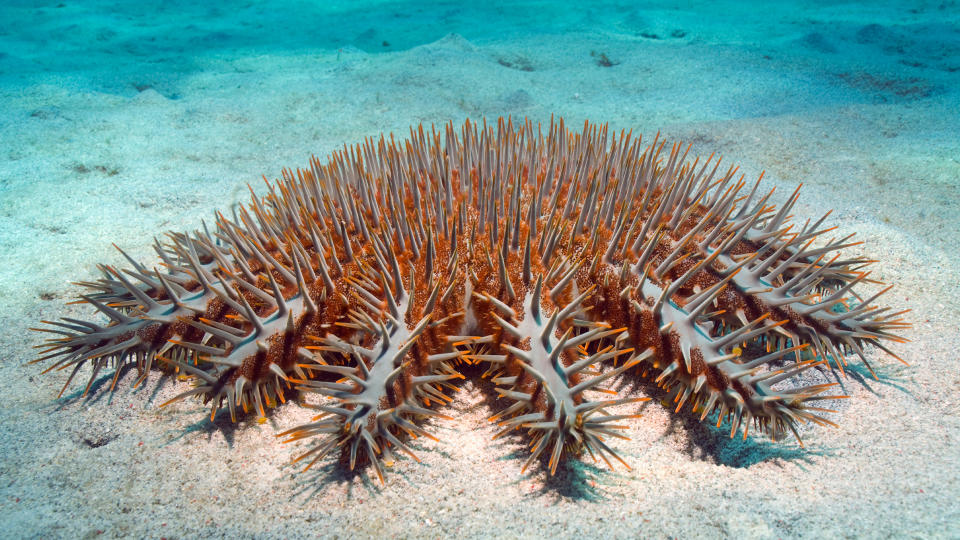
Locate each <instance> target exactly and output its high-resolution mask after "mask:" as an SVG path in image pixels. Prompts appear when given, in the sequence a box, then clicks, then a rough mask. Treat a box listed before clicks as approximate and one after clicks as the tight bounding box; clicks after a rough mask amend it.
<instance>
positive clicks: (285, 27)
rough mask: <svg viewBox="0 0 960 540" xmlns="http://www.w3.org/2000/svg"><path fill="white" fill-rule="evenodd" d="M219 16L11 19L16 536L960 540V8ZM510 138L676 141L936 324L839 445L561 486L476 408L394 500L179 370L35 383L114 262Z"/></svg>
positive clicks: (8, 529)
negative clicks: (313, 179) (314, 180)
mask: <svg viewBox="0 0 960 540" xmlns="http://www.w3.org/2000/svg"><path fill="white" fill-rule="evenodd" d="M201 4H202V3H198V2H186V1H183V2H181V1H175V2H162V3H160V2H158V3H152V4H146V3H142V2H132V1H93V0H91V1H71V0H64V1H52V2H22V1H10V0H4V1H3V2H0V257H2V260H3V261H4V263H5V264H3V265H2V266H0V306H2V307H0V329H2V331H0V381H3V387H2V389H0V478H2V479H3V481H0V536H3V537H13V538H20V537H22V538H34V537H37V538H39V537H44V538H50V537H68V538H76V537H87V538H93V537H101V536H102V537H115V536H134V537H195V536H201V537H218V536H235V537H258V538H264V537H299V536H320V537H334V536H339V537H356V536H376V537H389V536H396V537H449V536H454V535H457V536H464V537H474V536H479V537H516V538H537V537H548V536H561V535H562V536H574V535H577V536H585V537H610V538H619V537H623V538H633V537H651V538H659V537H701V536H702V537H717V536H726V537H760V538H774V537H777V538H790V537H825V536H829V537H836V536H857V537H890V536H896V537H916V538H937V537H956V536H957V534H958V533H957V531H958V530H960V505H958V504H957V500H958V497H960V450H958V448H960V441H958V439H960V406H958V405H957V400H956V394H957V392H958V391H960V369H958V367H960V363H958V356H957V352H956V351H957V350H960V336H958V333H957V321H958V320H960V301H958V299H957V297H958V290H960V270H958V268H960V234H958V232H957V231H958V226H960V135H958V134H960V3H958V2H955V1H932V2H921V1H918V2H814V1H808V2H778V3H773V4H772V5H770V4H767V3H761V2H745V1H730V0H721V1H710V2H707V1H701V2H697V1H694V2H671V3H663V2H610V1H604V2H566V1H522V2H490V3H484V4H483V5H480V3H476V5H464V4H463V3H461V2H400V1H380V2H375V1H365V2H360V1H357V2H307V1H285V2H279V1H278V2H258V1H252V0H248V1H243V2H212V3H209V4H206V5H201ZM508 115H509V116H511V117H512V118H514V119H522V118H530V119H531V120H532V121H533V122H534V123H537V122H541V123H544V124H547V123H549V122H550V119H551V117H553V118H558V117H560V116H562V117H563V118H564V119H565V121H566V122H567V124H568V125H569V126H571V127H576V126H579V125H582V123H583V122H584V120H587V119H589V120H590V121H591V122H606V123H609V125H610V129H611V131H616V132H619V131H620V130H633V132H634V133H635V134H639V133H642V134H643V135H644V137H645V138H646V137H650V138H651V139H652V137H653V136H654V135H655V134H656V133H657V132H660V134H661V137H665V138H666V139H668V140H683V141H685V142H689V143H691V144H692V145H693V148H692V150H691V155H696V154H700V155H704V156H707V155H710V154H711V153H714V152H715V153H717V154H718V155H722V156H723V157H724V161H725V162H729V163H736V164H739V165H740V166H741V171H742V172H743V173H744V174H745V175H746V178H747V179H748V181H753V180H755V179H756V178H757V177H758V176H759V175H760V174H761V172H763V173H764V185H767V186H768V188H769V187H773V186H777V188H778V189H777V195H778V197H779V198H778V199H777V202H782V201H783V200H784V199H785V197H786V196H787V195H789V194H790V193H791V192H792V191H793V189H794V188H795V187H796V186H797V185H798V184H800V183H803V186H804V187H803V190H802V191H801V198H800V201H799V203H798V204H797V205H796V207H795V214H796V215H797V216H798V219H799V217H801V216H802V217H811V218H816V217H819V216H820V215H821V214H822V213H823V212H824V211H826V210H827V209H831V208H832V209H834V213H833V214H832V216H831V224H832V225H838V226H839V227H840V230H839V231H838V233H839V234H842V235H845V234H849V233H851V232H857V237H856V238H857V239H859V240H862V241H864V245H862V246H857V247H855V248H854V249H852V250H851V253H855V254H867V255H869V256H871V257H873V258H876V259H877V260H878V261H879V262H878V263H877V265H876V268H875V269H874V274H873V275H874V276H875V277H877V278H878V279H880V280H883V281H884V282H887V283H891V284H895V285H896V288H895V289H894V291H893V292H892V293H890V295H889V299H888V302H889V303H890V304H892V305H894V306H895V307H897V308H898V309H899V308H912V309H913V312H912V313H911V314H910V319H911V321H912V322H913V323H914V328H913V329H912V330H911V331H910V332H909V333H908V337H910V338H911V339H912V342H911V343H909V344H907V345H903V346H901V347H900V348H899V349H898V351H897V352H898V354H901V356H902V357H903V358H904V359H905V360H906V361H907V362H908V363H909V364H910V365H909V366H903V365H901V364H900V363H899V362H896V360H893V359H891V358H889V357H887V356H885V355H883V354H882V353H879V352H878V351H872V352H871V362H872V363H873V365H874V366H875V368H876V369H877V372H878V375H879V376H880V379H879V381H875V380H873V379H872V377H870V376H869V373H867V372H866V371H865V370H864V371H863V372H858V371H856V370H854V372H853V375H852V377H850V378H848V379H847V380H845V382H844V387H843V392H844V393H846V394H849V395H851V396H853V397H854V398H855V399H850V400H844V401H845V402H844V403H843V408H842V409H840V410H839V411H838V412H837V413H836V414H834V415H832V416H831V417H830V418H831V419H832V420H833V421H835V422H837V423H838V424H839V428H838V429H816V430H810V431H809V432H807V433H806V434H805V435H804V441H805V443H806V448H800V447H799V446H798V445H797V444H796V443H795V442H792V441H785V442H781V443H771V442H769V441H767V440H763V439H761V438H749V439H747V440H746V441H741V440H739V439H737V440H733V441H731V440H730V439H729V438H727V435H726V433H725V430H723V429H715V428H713V427H712V426H710V425H706V424H700V423H699V422H697V421H696V419H695V418H693V417H692V415H686V416H683V415H674V414H672V407H670V406H669V404H667V405H662V404H659V403H658V402H656V401H654V402H651V403H650V404H649V405H647V406H645V407H643V409H642V410H641V411H640V412H642V414H643V417H642V418H640V419H638V420H637V421H635V422H632V423H631V424H630V426H629V429H628V430H626V432H627V435H628V436H629V437H630V438H631V440H630V441H616V442H617V445H616V448H617V451H618V453H619V454H620V455H622V456H624V458H625V460H626V461H627V462H628V463H630V464H631V467H632V470H625V469H623V468H617V469H616V470H614V471H609V470H607V469H606V468H605V467H601V466H597V465H594V464H593V463H592V462H590V461H589V460H588V459H587V460H584V461H582V462H579V461H575V460H574V461H570V462H568V463H567V464H565V465H564V467H563V468H562V470H560V471H558V475H557V476H556V477H553V478H551V477H549V476H547V475H546V474H545V473H544V472H543V471H534V472H532V473H530V472H528V473H527V474H526V475H521V474H520V467H521V466H522V463H523V461H524V459H525V455H526V454H525V452H526V450H525V448H524V447H523V445H522V444H519V443H518V442H507V443H503V442H501V441H492V440H491V437H492V435H493V433H495V431H496V429H495V426H493V425H491V424H489V423H488V422H486V417H488V416H489V415H490V414H491V412H490V410H489V409H487V408H486V406H485V405H484V404H483V403H482V399H481V397H480V391H479V390H478V389H476V388H473V387H471V386H467V387H465V388H464V390H463V391H462V392H461V393H460V395H459V396H458V397H459V398H460V399H458V400H457V401H455V402H454V403H453V404H452V405H450V406H449V411H447V414H450V415H451V416H455V417H456V418H457V419H458V420H457V421H456V422H437V423H436V427H435V429H434V431H435V432H437V433H439V435H440V438H441V442H433V441H423V442H421V441H417V445H418V448H419V451H418V455H420V456H421V457H422V458H423V460H424V463H422V464H417V463H415V462H413V461H412V460H409V459H405V460H400V461H399V462H398V463H397V465H395V466H394V470H392V471H391V473H390V479H389V481H388V482H387V485H386V486H385V487H380V485H379V484H378V483H377V482H376V480H375V479H371V478H369V477H368V476H367V475H366V474H365V473H364V474H359V475H352V474H346V473H344V472H342V471H341V470H339V469H338V468H337V467H336V465H335V463H334V460H328V461H329V463H327V465H326V466H325V467H322V468H321V469H320V470H318V471H310V472H308V473H299V472H298V470H299V468H298V467H297V466H292V465H289V461H290V459H291V457H292V456H294V455H297V454H298V452H297V451H296V450H297V449H296V448H292V447H291V446H288V445H281V444H279V440H278V439H276V438H275V437H274V435H275V434H276V433H278V432H280V431H282V430H283V429H286V428H287V427H289V426H291V425H295V424H297V423H300V421H302V420H305V419H309V418H310V417H311V416H312V415H311V413H310V411H304V410H300V409H297V408H296V407H291V406H287V407H284V408H281V409H278V410H277V411H275V412H274V413H273V414H271V415H270V417H269V419H268V421H267V423H265V424H262V425H261V424H257V423H256V422H254V421H253V419H248V420H244V421H241V422H239V423H238V424H230V423H229V421H228V422H225V423H224V422H221V421H220V420H219V419H218V420H217V422H210V421H209V419H208V418H206V415H205V413H204V411H205V410H206V409H205V408H204V407H203V406H202V404H201V403H200V402H198V401H197V402H194V401H187V402H183V403H178V404H176V405H173V406H170V407H166V408H163V409H160V408H158V404H159V403H162V402H164V401H166V399H168V398H169V397H171V396H173V395H175V394H177V393H179V392H180V391H183V389H184V388H187V386H186V385H187V383H184V382H176V381H171V380H167V379H165V378H164V377H162V376H161V374H160V373H159V372H158V374H157V375H156V376H155V377H151V378H150V380H148V384H146V385H145V386H143V387H141V388H139V389H136V390H133V389H129V387H130V386H131V385H126V386H123V390H118V391H117V392H115V393H110V392H107V391H105V390H101V391H100V392H97V393H95V394H94V395H93V396H92V397H89V398H85V399H84V398H81V397H80V393H81V392H82V388H79V389H78V388H71V389H68V391H67V392H66V393H64V397H63V398H61V399H57V398H56V396H57V393H58V392H59V390H60V386H61V385H62V384H63V382H64V380H65V375H66V374H64V373H56V372H54V373H50V374H47V375H44V376H41V375H40V372H41V371H42V369H43V367H42V366H41V365H36V364H34V365H27V362H28V361H29V360H30V359H32V358H34V357H35V351H34V349H33V347H34V346H35V345H37V344H38V343H39V342H40V337H39V336H38V335H37V334H36V333H34V332H30V331H29V330H28V328H29V327H31V326H35V325H36V324H37V321H39V320H41V319H53V318H58V317H61V316H80V315H81V314H84V313H85V312H84V311H83V310H82V309H81V308H80V307H79V306H68V307H67V308H64V307H63V303H64V301H65V300H69V299H71V298H73V297H74V296H75V295H76V294H77V293H78V291H79V288H78V287H76V286H74V285H71V284H70V282H71V281H78V280H88V279H95V278H96V277H97V273H96V272H97V270H96V264H97V263H99V262H104V263H109V264H117V265H123V264H125V262H124V261H123V259H122V256H120V254H119V253H118V252H117V251H116V250H115V249H114V248H113V247H112V245H111V243H116V244H117V245H118V246H120V247H122V248H123V249H124V250H125V251H127V252H128V253H129V254H130V255H131V256H132V257H134V258H136V259H139V260H145V261H153V260H154V256H153V253H152V249H151V248H150V244H151V243H152V239H153V237H155V236H157V237H160V236H162V235H163V234H164V232H165V231H168V230H175V231H190V230H193V229H196V228H199V227H202V222H201V220H206V222H207V223H209V222H210V221H211V219H212V216H213V215H214V214H213V212H214V211H215V210H216V209H221V210H226V209H229V208H230V207H231V206H232V205H237V204H245V203H246V202H247V201H248V198H249V189H248V184H249V185H250V186H252V189H253V190H254V191H255V192H256V193H258V194H262V193H263V192H264V191H265V185H264V183H263V176H265V177H266V178H267V179H270V180H272V179H274V178H277V177H279V176H280V171H281V169H282V168H283V167H292V168H296V167H305V166H307V164H308V160H309V158H310V156H311V155H317V156H319V157H321V159H323V158H324V156H326V155H327V154H328V153H329V152H331V151H334V150H337V149H341V148H342V147H343V145H344V144H348V145H349V144H355V143H358V142H361V141H362V140H363V138H364V137H367V136H377V135H379V134H380V133H381V132H383V133H393V134H395V135H396V136H397V137H399V138H403V137H405V136H406V135H407V134H408V133H409V129H410V126H414V127H415V126H417V125H418V124H421V123H422V124H424V125H425V126H430V125H435V126H438V127H440V126H443V125H444V124H446V123H447V122H450V121H452V122H453V123H454V124H455V125H457V124H461V123H462V122H463V121H464V120H465V119H467V118H470V119H472V120H478V121H482V120H483V119H484V118H486V119H487V120H488V121H492V122H495V120H496V118H497V117H499V116H508ZM71 310H73V311H71ZM873 358H876V361H873ZM127 376H129V377H135V374H134V373H130V374H128V375H127ZM104 377H107V379H108V380H109V377H110V375H104ZM642 390H643V389H630V388H627V389H625V391H628V392H629V391H635V392H638V395H643V394H642Z"/></svg>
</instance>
